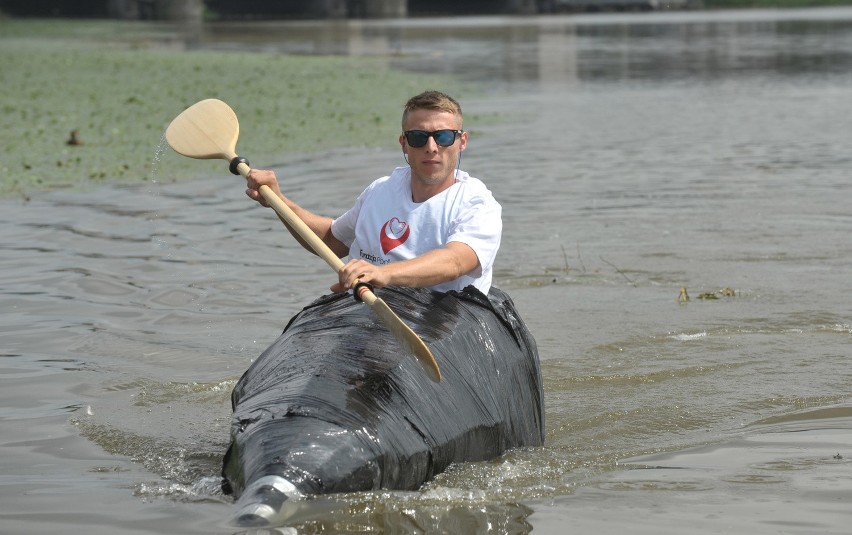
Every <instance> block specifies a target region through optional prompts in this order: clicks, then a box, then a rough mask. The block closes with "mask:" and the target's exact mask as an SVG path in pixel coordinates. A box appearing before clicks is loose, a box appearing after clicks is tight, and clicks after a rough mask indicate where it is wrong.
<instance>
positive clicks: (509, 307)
mask: <svg viewBox="0 0 852 535" xmlns="http://www.w3.org/2000/svg"><path fill="white" fill-rule="evenodd" d="M376 293H377V295H378V296H379V297H380V298H382V299H383V300H384V301H385V302H386V303H387V304H388V305H389V306H390V308H391V309H393V310H394V311H395V312H396V313H397V315H399V317H400V318H402V319H403V320H404V321H405V322H406V323H407V324H408V325H409V326H410V327H411V328H412V329H413V330H414V331H415V332H416V333H417V334H418V335H419V336H420V337H421V338H422V339H423V341H424V342H425V343H426V345H427V346H428V347H429V349H430V350H431V351H432V353H433V355H434V356H435V359H436V361H437V363H438V365H439V366H440V368H441V373H442V374H443V378H442V380H441V381H440V382H439V383H436V382H433V381H432V380H431V379H430V378H429V376H428V375H427V374H426V373H425V372H424V370H423V369H422V368H421V366H420V364H419V363H418V362H417V361H416V359H415V358H414V357H413V356H412V355H410V354H409V353H407V352H406V351H405V350H404V349H403V348H402V346H401V345H400V344H399V343H398V342H397V341H396V340H395V339H394V337H393V336H392V335H391V333H390V332H389V331H388V330H387V329H386V328H385V327H384V326H383V325H382V324H381V323H380V322H379V321H378V320H377V318H376V317H375V316H374V315H373V314H372V312H371V311H370V309H369V308H368V307H366V306H364V305H363V304H362V303H358V302H356V301H355V300H353V299H352V297H351V296H347V295H330V296H325V297H323V298H320V299H318V300H317V301H315V302H314V303H312V304H310V305H309V306H307V307H306V308H305V309H304V310H302V311H301V312H300V313H299V314H297V315H296V316H294V317H293V318H292V319H291V321H290V323H289V324H288V325H287V327H286V328H285V329H284V332H283V333H282V334H281V336H280V337H279V338H278V339H277V340H276V341H275V343H273V344H272V345H271V346H270V347H269V348H268V349H267V350H266V351H264V352H263V354H261V355H260V357H259V358H258V359H257V360H256V361H255V362H254V363H252V365H251V366H250V367H249V369H248V370H247V371H246V372H245V374H244V375H243V376H242V378H241V379H240V380H239V382H238V383H237V385H236V386H235V387H234V390H233V393H232V396H231V400H232V404H233V409H234V414H233V419H232V423H231V445H230V447H229V449H228V452H227V453H226V455H225V459H224V463H223V464H224V466H223V476H224V478H225V480H224V481H225V483H224V489H225V491H226V492H229V493H233V494H234V495H235V496H237V497H241V498H240V500H239V501H238V506H239V509H240V510H241V511H243V512H244V513H245V512H246V511H247V512H249V513H251V512H255V513H257V514H256V515H255V516H257V518H252V514H241V515H240V516H241V517H242V518H243V520H244V521H246V520H248V521H247V522H243V523H248V524H252V523H254V524H263V523H265V522H266V520H265V519H267V520H268V518H269V517H270V515H271V514H272V513H269V511H268V510H278V511H280V509H281V508H282V505H281V504H282V503H283V502H285V501H287V500H288V499H290V500H291V501H292V498H293V497H294V496H304V495H321V494H330V493H337V492H353V491H368V490H375V489H394V490H413V489H417V488H419V487H420V486H421V485H423V483H425V482H426V481H428V480H429V479H431V478H432V477H434V476H435V475H436V474H438V473H440V472H442V471H443V470H445V469H446V468H447V467H448V466H449V465H450V464H452V463H457V462H465V461H481V460H487V459H492V458H494V457H497V456H499V455H500V454H502V453H503V452H505V451H506V450H508V449H511V448H518V447H528V446H538V445H541V443H542V442H543V439H544V401H543V395H542V387H541V372H540V368H539V359H538V353H537V350H536V345H535V341H534V339H533V337H532V336H531V334H530V333H529V331H528V330H527V328H526V326H525V325H524V323H523V321H522V320H521V318H520V316H519V315H518V313H517V311H516V310H515V307H514V304H513V303H512V301H511V299H510V298H509V297H508V295H506V294H505V293H504V292H502V291H500V290H498V289H496V288H494V289H492V290H491V292H490V293H489V295H488V296H485V295H483V294H482V293H481V292H479V291H477V290H475V289H473V288H468V289H467V290H465V291H464V292H449V293H440V292H433V291H430V290H421V289H403V288H383V289H381V290H378V291H377V292H376ZM247 488H248V489H249V490H248V491H247V490H246V489H247Z"/></svg>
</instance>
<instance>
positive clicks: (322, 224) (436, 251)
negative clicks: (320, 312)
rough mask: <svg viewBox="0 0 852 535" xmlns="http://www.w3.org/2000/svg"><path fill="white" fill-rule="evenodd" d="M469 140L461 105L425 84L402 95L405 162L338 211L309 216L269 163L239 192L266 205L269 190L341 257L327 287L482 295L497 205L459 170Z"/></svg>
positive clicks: (496, 229) (496, 232) (496, 241)
mask: <svg viewBox="0 0 852 535" xmlns="http://www.w3.org/2000/svg"><path fill="white" fill-rule="evenodd" d="M467 142H468V133H467V132H465V131H464V130H463V116H462V110H461V106H460V105H459V103H458V102H457V101H456V100H455V99H453V98H452V97H450V96H449V95H446V94H444V93H441V92H438V91H426V92H424V93H421V94H419V95H416V96H414V97H412V98H411V99H409V100H408V102H407V103H406V104H405V108H404V112H403V115H402V134H400V136H399V144H400V146H401V147H402V153H403V155H404V157H405V159H406V162H407V163H408V166H405V167H399V168H396V169H395V170H394V171H393V172H392V173H391V174H390V175H389V176H385V177H382V178H379V179H377V180H375V181H374V182H373V183H372V184H370V185H369V186H368V187H367V188H366V189H365V190H364V191H363V192H362V193H361V195H359V197H358V199H357V200H356V201H355V205H354V206H353V207H352V208H351V209H349V210H348V211H347V212H346V213H344V214H343V215H341V216H340V217H338V218H336V219H332V218H330V217H324V216H320V215H317V214H314V213H312V212H310V211H308V210H306V209H304V208H302V207H301V206H299V205H298V204H296V203H295V202H293V201H292V200H290V199H288V198H287V197H285V196H284V195H283V194H282V193H281V189H280V188H279V186H278V180H277V176H276V174H275V172H274V171H271V170H260V169H252V170H251V172H249V174H248V176H247V177H246V183H247V186H248V189H247V190H246V194H247V195H248V196H249V197H250V198H252V199H254V200H256V201H257V202H259V203H260V204H262V205H263V206H269V204H268V203H267V201H266V200H265V199H264V198H263V197H262V196H261V195H260V193H259V191H258V190H259V188H260V187H261V186H263V185H266V186H268V187H270V188H271V189H272V191H273V192H274V193H275V194H276V195H277V196H278V197H279V198H281V199H282V200H283V201H284V202H285V203H286V204H287V205H288V206H289V207H290V208H291V209H292V210H293V212H295V213H296V214H297V215H298V216H299V218H301V220H302V221H304V222H305V223H306V224H307V225H308V227H310V228H311V230H313V232H314V233H316V235H317V236H319V237H320V239H322V241H323V242H324V243H325V244H326V245H327V246H328V247H329V249H331V250H332V251H333V252H334V254H336V255H337V256H338V257H340V258H343V257H344V256H346V255H349V261H348V262H347V263H346V264H345V265H344V266H343V268H341V269H340V271H339V272H338V281H337V282H336V283H335V284H333V285H332V286H331V290H332V291H334V292H343V291H347V290H350V289H352V288H353V287H354V286H355V285H356V284H357V283H366V284H369V285H370V286H373V287H376V288H382V287H385V286H391V285H393V286H407V287H413V288H432V289H434V290H438V291H449V290H462V289H464V288H465V287H467V286H471V285H472V286H474V287H476V288H477V289H478V290H480V291H481V292H482V293H484V294H487V293H488V290H489V289H490V287H491V273H492V266H493V263H494V258H495V257H496V255H497V250H498V248H499V247H500V236H501V232H502V221H501V207H500V204H499V203H497V201H496V200H495V199H494V197H493V196H492V195H491V192H490V191H489V190H488V188H487V187H486V186H485V184H483V183H482V181H480V180H479V179H477V178H474V177H472V176H470V175H469V174H467V173H466V172H464V171H462V170H461V169H460V162H461V152H462V151H463V150H465V148H466V147H467ZM285 225H287V223H286V222H285ZM287 227H288V228H289V229H290V232H291V233H292V234H293V235H294V237H296V239H297V240H299V242H300V243H302V245H303V246H304V247H305V248H306V249H308V250H312V249H310V248H309V247H308V246H307V245H306V244H305V242H304V241H303V240H302V239H301V238H300V236H299V235H298V234H297V233H296V232H294V231H293V229H292V228H291V227H290V226H289V225H287Z"/></svg>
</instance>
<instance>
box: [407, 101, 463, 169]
mask: <svg viewBox="0 0 852 535" xmlns="http://www.w3.org/2000/svg"><path fill="white" fill-rule="evenodd" d="M460 129H461V120H460V118H459V117H458V116H456V115H454V114H452V113H449V112H445V111H436V110H414V111H412V112H410V113H409V114H408V117H406V119H405V123H404V124H403V130H423V131H426V132H434V131H435V130H460ZM399 143H400V145H402V152H403V153H405V154H406V156H407V157H408V164H409V165H410V166H411V176H412V178H414V179H415V180H417V181H419V182H420V183H421V184H423V185H424V186H438V185H442V184H445V183H446V184H447V185H450V184H452V183H453V180H454V178H455V170H456V166H457V165H458V162H459V153H460V152H461V150H462V149H463V148H464V147H465V145H466V144H467V133H462V134H461V135H460V136H458V137H457V139H456V140H455V142H454V143H453V144H452V145H450V146H449V147H441V146H440V145H438V144H437V143H436V142H435V139H434V138H433V137H429V139H428V140H427V141H426V144H425V145H423V146H422V147H412V146H411V145H409V144H408V143H407V142H406V141H405V136H402V135H400V136H399Z"/></svg>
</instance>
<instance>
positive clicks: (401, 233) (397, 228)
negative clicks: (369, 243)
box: [379, 217, 411, 254]
mask: <svg viewBox="0 0 852 535" xmlns="http://www.w3.org/2000/svg"><path fill="white" fill-rule="evenodd" d="M410 234H411V228H409V226H408V223H406V222H405V221H400V220H399V219H398V218H396V217H394V218H391V219H390V220H388V221H386V222H385V224H384V225H382V233H381V235H380V236H379V241H380V242H381V244H382V251H384V253H385V254H388V252H389V251H391V250H393V249H394V248H396V247H399V246H400V245H402V244H403V243H405V240H407V239H408V236H409V235H410Z"/></svg>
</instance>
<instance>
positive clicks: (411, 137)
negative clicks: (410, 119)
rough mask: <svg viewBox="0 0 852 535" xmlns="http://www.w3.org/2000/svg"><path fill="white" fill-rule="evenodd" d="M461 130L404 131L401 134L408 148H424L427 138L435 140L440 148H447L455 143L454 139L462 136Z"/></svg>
mask: <svg viewBox="0 0 852 535" xmlns="http://www.w3.org/2000/svg"><path fill="white" fill-rule="evenodd" d="M462 132H463V130H435V131H434V132H427V131H425V130H406V131H405V132H403V133H402V135H404V136H405V141H406V142H407V143H408V146H409V147H414V148H415V149H418V148H420V147H422V146H424V145H425V144H426V143H427V142H428V141H429V138H430V137H432V138H435V143H437V144H438V146H440V147H449V146H450V145H452V144H453V143H455V142H456V138H457V137H458V136H460V135H461V134H462Z"/></svg>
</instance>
